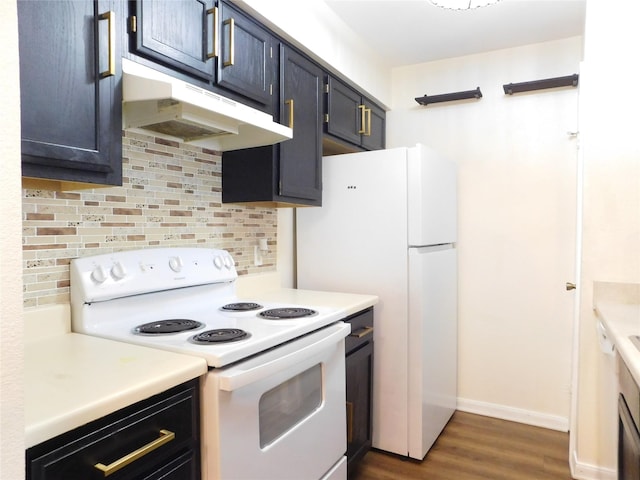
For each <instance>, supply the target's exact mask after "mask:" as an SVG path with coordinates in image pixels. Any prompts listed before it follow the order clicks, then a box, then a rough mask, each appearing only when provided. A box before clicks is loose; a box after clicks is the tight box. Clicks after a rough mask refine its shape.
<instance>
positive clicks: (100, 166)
mask: <svg viewBox="0 0 640 480" xmlns="http://www.w3.org/2000/svg"><path fill="white" fill-rule="evenodd" d="M110 10H111V4H110V3H109V2H92V1H86V0H85V1H73V0H71V1H56V2H47V1H19V2H18V28H19V35H20V76H21V85H20V97H21V121H22V161H23V175H24V176H30V177H39V178H53V179H61V180H70V181H74V180H75V181H85V182H93V183H104V184H114V185H118V184H121V183H122V171H121V156H122V151H121V149H122V120H121V106H120V105H121V102H120V100H119V99H118V96H119V90H118V83H119V82H118V79H119V76H120V66H119V62H118V59H119V57H120V55H119V48H118V45H117V38H116V37H117V34H114V35H110V34H109V21H110V20H108V19H107V17H103V18H101V17H100V15H101V14H104V13H106V12H109V11H110ZM113 21H115V22H118V21H121V20H120V19H119V18H118V16H117V15H116V16H114V20H113ZM114 27H116V26H115V25H114ZM116 30H117V28H116ZM114 49H115V51H113V50H114ZM110 50H112V51H113V54H114V57H115V59H116V64H115V65H113V68H114V72H113V73H114V74H113V75H109V76H106V75H101V72H104V71H106V70H107V69H108V58H109V53H110Z"/></svg>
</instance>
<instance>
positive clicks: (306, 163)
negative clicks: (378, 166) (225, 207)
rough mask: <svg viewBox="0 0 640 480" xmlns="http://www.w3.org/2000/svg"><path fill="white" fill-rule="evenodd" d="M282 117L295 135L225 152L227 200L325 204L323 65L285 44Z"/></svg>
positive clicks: (282, 53) (224, 190) (224, 194)
mask: <svg viewBox="0 0 640 480" xmlns="http://www.w3.org/2000/svg"><path fill="white" fill-rule="evenodd" d="M279 56H280V78H281V83H280V93H279V97H280V102H279V104H280V122H281V123H283V124H285V125H289V126H290V127H292V128H293V138H292V139H291V140H286V141H284V142H281V143H279V144H276V145H273V146H269V147H259V148H251V149H246V150H235V151H231V152H225V153H224V154H223V155H222V201H223V202H225V203H230V202H231V203H245V202H251V203H261V204H263V205H265V206H273V207H282V206H295V205H314V206H319V205H320V204H321V203H322V82H323V80H322V79H323V71H322V69H321V68H320V67H319V66H318V65H317V64H315V63H313V62H312V61H311V60H309V59H307V58H306V57H305V56H303V55H301V54H300V53H298V52H297V51H295V50H293V49H292V48H290V47H289V46H286V45H283V46H281V48H280V55H279Z"/></svg>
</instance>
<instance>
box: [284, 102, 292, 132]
mask: <svg viewBox="0 0 640 480" xmlns="http://www.w3.org/2000/svg"><path fill="white" fill-rule="evenodd" d="M284 104H285V105H289V128H293V98H290V99H289V100H285V101H284Z"/></svg>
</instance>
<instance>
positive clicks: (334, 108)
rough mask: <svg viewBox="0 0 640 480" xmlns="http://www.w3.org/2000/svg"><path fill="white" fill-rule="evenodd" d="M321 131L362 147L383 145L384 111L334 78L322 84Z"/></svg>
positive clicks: (369, 147)
mask: <svg viewBox="0 0 640 480" xmlns="http://www.w3.org/2000/svg"><path fill="white" fill-rule="evenodd" d="M326 93H327V97H326V107H325V110H326V112H325V113H326V115H325V123H324V131H325V134H327V135H329V136H330V137H332V138H334V139H336V140H338V141H343V142H349V143H350V144H353V145H354V146H355V147H359V148H360V149H364V150H380V149H382V148H384V147H385V111H384V110H383V109H382V108H381V107H379V106H378V105H376V104H375V103H374V102H372V101H371V100H369V99H368V98H367V97H365V96H363V95H362V94H361V93H360V92H358V91H357V90H355V89H353V88H351V87H350V86H348V85H346V84H345V83H343V82H341V81H340V80H338V79H336V78H335V77H333V76H331V75H328V76H327V83H326Z"/></svg>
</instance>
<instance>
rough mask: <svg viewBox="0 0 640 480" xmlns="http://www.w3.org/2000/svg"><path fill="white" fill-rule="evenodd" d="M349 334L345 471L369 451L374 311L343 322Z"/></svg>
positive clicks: (347, 346)
mask: <svg viewBox="0 0 640 480" xmlns="http://www.w3.org/2000/svg"><path fill="white" fill-rule="evenodd" d="M345 322H347V323H350V324H351V334H350V335H349V336H348V337H347V340H346V344H345V352H346V382H347V470H348V472H351V471H352V470H353V468H354V467H355V465H356V464H357V462H358V461H359V460H360V459H361V458H362V457H363V456H364V455H365V453H367V452H368V451H369V449H370V448H371V439H372V437H371V421H372V418H371V417H372V416H371V413H372V405H371V399H372V393H373V391H372V387H373V308H369V309H367V310H363V311H362V312H358V313H356V314H355V315H352V316H350V317H348V318H347V319H345Z"/></svg>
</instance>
